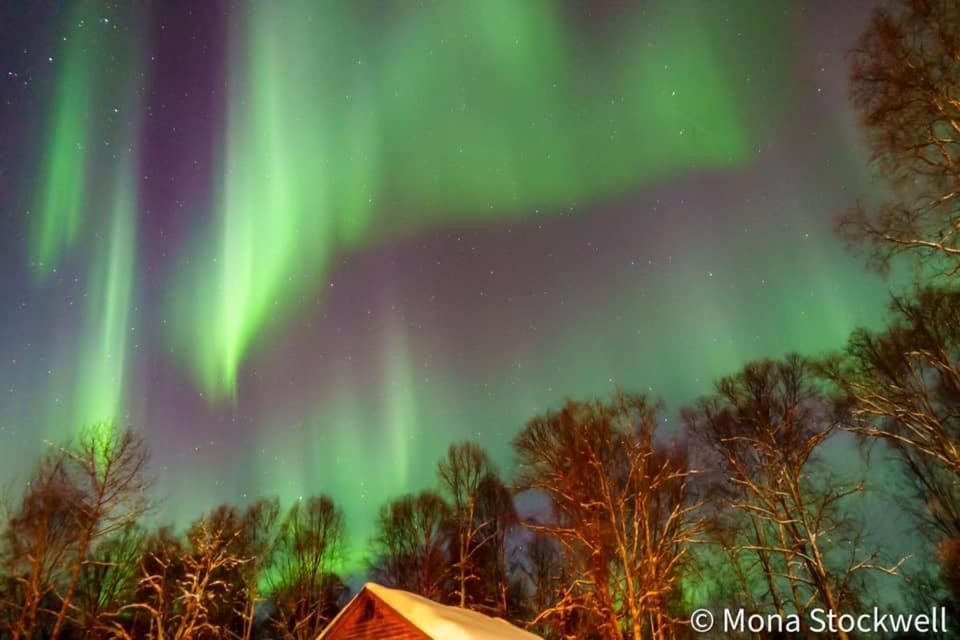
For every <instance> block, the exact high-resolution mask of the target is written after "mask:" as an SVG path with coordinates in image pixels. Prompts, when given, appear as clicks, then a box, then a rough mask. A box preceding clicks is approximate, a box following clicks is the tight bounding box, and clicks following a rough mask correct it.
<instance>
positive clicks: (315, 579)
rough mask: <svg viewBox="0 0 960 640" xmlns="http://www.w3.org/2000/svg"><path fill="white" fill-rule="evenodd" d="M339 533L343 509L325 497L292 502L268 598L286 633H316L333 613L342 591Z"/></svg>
mask: <svg viewBox="0 0 960 640" xmlns="http://www.w3.org/2000/svg"><path fill="white" fill-rule="evenodd" d="M343 536H344V523H343V512H342V511H341V510H340V509H339V508H338V507H337V506H336V505H335V504H334V502H333V500H331V499H330V498H328V497H327V496H318V497H311V498H308V499H306V500H303V501H298V502H296V503H294V505H293V507H291V509H290V510H289V511H288V512H287V514H286V516H285V517H284V519H283V521H282V522H281V524H280V531H279V534H278V538H277V545H276V549H275V560H274V563H273V565H272V571H271V582H270V597H271V598H272V600H273V602H274V604H275V605H276V608H277V624H276V629H277V631H278V632H279V633H281V634H282V636H283V637H284V638H290V639H296V640H300V639H303V640H306V639H308V638H310V639H312V638H315V637H317V635H319V633H320V631H321V630H322V629H323V628H324V626H326V624H327V623H328V622H329V621H330V619H331V618H333V616H334V615H336V613H337V611H338V609H339V605H340V600H341V599H342V597H343V595H344V593H345V591H346V588H345V586H344V585H343V583H342V582H341V580H340V578H339V576H338V575H337V573H336V570H337V569H338V567H339V565H340V563H341V561H342V551H343Z"/></svg>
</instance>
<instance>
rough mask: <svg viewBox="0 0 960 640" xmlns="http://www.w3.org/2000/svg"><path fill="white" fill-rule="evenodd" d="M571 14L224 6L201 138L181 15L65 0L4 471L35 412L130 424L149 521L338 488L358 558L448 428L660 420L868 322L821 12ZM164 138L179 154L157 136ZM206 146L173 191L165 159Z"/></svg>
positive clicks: (432, 6) (24, 260)
mask: <svg viewBox="0 0 960 640" xmlns="http://www.w3.org/2000/svg"><path fill="white" fill-rule="evenodd" d="M580 11H582V10H581V9H574V8H572V7H571V6H568V5H564V4H561V3H555V2H546V1H529V2H515V1H513V0H490V1H489V2H483V3H471V2H444V3H425V4H423V5H419V4H418V5H416V6H413V5H409V4H407V3H401V2H388V3H385V4H382V3H369V2H356V3H354V2H330V3H316V4H310V3H292V2H291V3H243V4H240V5H237V8H236V10H231V11H229V12H226V14H224V15H220V16H219V18H220V19H221V20H222V21H224V23H225V24H224V26H223V29H222V30H223V33H222V34H220V35H217V34H216V33H212V34H208V37H209V38H210V42H211V46H210V49H211V51H212V53H211V54H210V55H211V56H212V57H216V55H218V53H219V55H220V56H221V58H222V60H220V61H219V62H218V63H217V64H213V63H210V65H209V66H210V68H215V69H216V70H217V71H216V72H209V71H208V73H209V75H210V76H211V77H210V83H209V84H210V85H211V86H212V87H215V90H211V91H210V92H209V94H210V95H211V96H213V97H212V98H209V99H210V100H211V101H212V102H213V103H214V105H215V106H214V107H212V108H210V109H209V110H208V111H204V113H203V118H202V119H198V121H202V122H203V124H202V126H201V125H195V129H193V130H190V129H189V124H183V125H181V123H180V122H178V121H177V120H176V119H175V115H171V114H179V115H180V116H183V115H184V114H188V113H189V112H190V111H191V110H201V106H198V105H200V103H201V100H200V98H198V97H197V96H196V95H195V94H193V93H190V94H187V92H186V91H181V90H180V87H179V85H178V84H177V82H181V81H182V82H185V80H183V79H182V78H178V77H174V78H173V79H170V78H169V77H165V76H163V75H162V74H160V73H155V69H156V66H157V65H160V64H161V63H163V62H164V60H165V59H167V58H173V57H174V56H175V52H172V51H170V50H168V49H166V48H164V46H165V45H162V44H161V42H162V37H163V31H164V30H162V29H160V28H159V27H158V26H156V25H160V24H162V25H163V27H164V29H169V30H171V31H173V30H174V29H181V30H186V29H188V28H189V27H187V26H184V25H183V24H181V25H179V26H177V25H173V24H171V25H167V24H166V23H165V22H163V16H164V15H165V14H163V10H162V8H158V7H153V8H152V9H151V10H147V9H143V8H120V9H118V8H116V7H113V8H111V9H109V10H108V9H105V8H104V7H103V6H101V5H98V4H95V3H92V2H86V3H85V2H81V3H77V4H76V5H75V6H73V7H72V8H71V10H70V11H69V12H64V14H63V15H58V19H57V20H56V22H57V24H58V25H59V26H58V28H57V30H56V33H55V34H54V36H52V37H51V42H52V43H53V44H52V48H51V51H52V52H54V53H53V55H52V56H51V57H52V58H53V62H52V63H51V64H49V71H47V73H48V74H49V81H48V82H47V83H46V84H42V83H38V84H41V86H43V87H44V90H45V93H44V94H43V100H42V104H43V105H44V109H43V113H44V118H43V123H42V127H41V128H40V129H39V130H38V132H36V133H37V135H36V136H35V139H36V140H38V141H39V142H38V143H33V142H31V143H29V144H27V143H24V146H30V145H34V144H38V145H39V148H38V149H34V150H33V152H32V153H31V154H27V155H26V156H25V157H28V158H33V157H34V156H35V157H36V162H35V167H34V169H33V170H32V173H31V174H32V175H34V176H35V177H36V180H35V181H31V182H30V184H29V185H28V188H26V189H24V191H25V193H23V194H21V196H22V200H23V202H24V203H29V204H25V205H24V207H23V209H24V210H28V211H29V217H28V219H27V225H26V227H27V230H26V233H25V235H24V240H23V242H22V245H23V246H21V247H19V248H18V252H17V253H16V255H15V257H16V259H17V260H19V261H20V262H19V264H20V265H21V266H22V265H27V269H28V271H29V272H30V278H24V279H23V281H22V282H20V281H18V282H17V283H16V287H11V288H9V289H7V291H8V292H10V293H8V294H7V295H8V296H10V298H9V299H8V301H9V300H13V299H14V297H13V296H14V294H13V293H12V292H13V291H14V289H16V291H17V292H18V293H17V295H21V293H22V295H23V296H25V297H26V298H27V299H29V301H30V303H31V304H30V305H28V306H27V307H23V309H25V310H24V311H22V312H23V313H30V314H33V315H31V316H30V318H31V320H29V321H24V322H23V323H22V324H15V323H14V322H12V321H11V324H9V325H5V324H3V323H2V322H0V327H7V326H10V327H14V329H13V330H11V332H9V333H6V335H3V336H0V339H2V340H4V341H3V342H0V354H3V355H4V356H5V357H6V356H9V360H11V361H15V362H16V363H17V365H16V366H15V367H14V366H11V367H10V368H8V369H7V370H4V371H2V372H0V389H3V390H4V391H6V390H9V393H8V394H6V396H5V397H7V398H10V400H9V401H6V402H4V403H2V404H0V427H2V428H4V429H5V430H4V431H0V434H6V435H4V437H8V438H11V439H12V440H13V441H14V442H15V445H16V446H15V447H13V448H11V449H7V451H10V450H18V451H23V452H24V454H23V455H22V456H21V455H18V456H17V458H18V459H17V460H13V461H12V464H11V466H12V468H13V470H14V471H15V472H23V471H24V470H25V469H26V467H24V466H21V465H25V464H27V463H28V461H29V460H30V459H32V458H31V456H28V455H26V453H31V454H32V453H34V452H37V451H40V450H41V449H42V445H41V444H40V443H41V441H42V439H44V438H50V439H54V438H60V437H63V436H66V435H69V434H70V433H73V432H75V430H76V429H78V428H80V427H82V426H84V425H90V424H95V423H104V424H106V423H109V422H117V423H121V424H125V423H129V424H133V425H136V426H138V427H140V428H142V429H143V430H144V431H145V432H146V433H147V434H148V437H149V439H150V441H151V444H152V445H153V446H154V449H155V469H156V476H157V481H158V493H161V494H164V495H169V496H172V498H171V499H170V500H169V501H168V503H166V504H164V505H163V506H162V509H161V517H164V518H169V519H172V520H174V521H175V522H177V523H178V525H183V524H185V523H186V522H187V521H189V520H190V519H191V518H194V517H196V516H197V515H198V514H199V513H200V512H201V511H202V510H204V509H208V508H211V507H213V506H214V505H216V504H217V503H218V502H222V501H228V500H233V501H236V500H239V499H242V500H252V499H254V498H255V497H257V496H259V495H278V496H279V497H280V498H281V500H282V501H283V502H284V503H286V504H289V503H291V502H292V501H293V500H296V499H298V498H299V497H300V496H306V495H310V494H315V493H319V492H326V493H329V494H330V495H331V496H333V497H334V498H335V499H336V500H338V501H339V502H340V503H341V504H342V505H343V506H344V508H345V510H346V513H347V517H348V526H349V528H350V531H351V533H350V536H349V537H350V538H351V540H355V541H358V542H357V545H358V546H357V548H354V549H351V556H350V564H351V565H353V566H358V565H357V563H358V562H359V560H360V558H362V555H363V553H364V551H365V549H364V548H363V546H362V541H363V540H365V539H366V538H367V537H368V536H369V535H370V533H371V531H372V522H373V516H374V514H375V513H376V509H377V508H378V507H379V505H380V504H382V503H383V502H384V501H385V500H386V499H388V498H390V497H392V496H395V495H398V494H400V493H403V492H406V491H411V490H414V489H418V488H420V487H422V486H425V485H429V484H432V483H433V479H434V464H435V462H436V460H437V459H438V458H439V457H440V455H441V454H442V453H443V451H444V450H445V449H446V447H447V446H448V445H449V443H450V442H452V441H456V440H462V439H467V438H470V439H477V440H479V441H480V442H481V444H483V445H484V446H486V447H487V448H488V449H490V451H491V453H492V454H493V456H494V458H495V459H497V461H498V462H499V463H500V464H501V466H503V467H505V468H506V467H507V466H508V465H509V462H510V455H509V442H510V439H511V438H512V437H513V435H514V434H515V433H516V431H517V429H518V428H519V426H520V425H522V424H523V422H524V421H525V420H526V419H528V418H530V417H531V416H533V415H535V414H536V413H537V412H540V411H543V410H545V409H547V408H549V407H555V406H557V405H558V403H560V402H561V401H562V399H563V398H564V397H566V396H576V397H584V396H588V395H592V394H606V393H607V392H609V390H610V389H611V388H612V387H613V386H615V385H619V386H622V387H624V388H627V389H636V390H640V391H650V392H651V393H653V394H655V395H659V396H662V397H663V398H664V399H665V400H666V401H667V403H668V407H669V411H668V412H667V413H666V414H665V419H666V420H671V419H672V418H671V417H672V416H673V415H674V412H675V410H676V409H677V408H679V406H681V404H682V403H684V402H687V401H689V400H690V399H691V398H693V397H695V396H696V395H697V394H700V393H703V392H706V391H707V390H709V388H710V384H711V382H712V380H714V379H715V378H716V377H718V376H720V375H723V374H726V373H730V372H731V371H733V370H735V369H736V368H737V367H738V366H740V365H741V364H742V363H743V362H745V361H747V360H749V359H753V358H759V357H764V356H777V355H780V354H783V353H785V352H788V351H800V352H803V353H820V352H823V351H824V350H826V349H831V348H835V347H837V346H839V345H840V344H842V342H843V340H844V339H845V338H846V336H847V335H848V334H849V331H850V330H851V329H852V328H853V327H855V326H857V325H859V324H864V323H872V324H875V323H878V322H879V321H880V319H881V317H882V309H883V307H884V304H885V300H886V296H887V292H888V288H889V287H890V286H891V285H890V284H889V283H885V282H882V281H881V280H880V279H879V278H876V277H874V276H872V275H869V274H867V273H866V272H865V271H864V270H863V268H862V265H861V261H860V260H859V259H858V258H856V257H853V256H850V255H848V254H847V253H846V252H845V251H844V248H843V247H842V246H840V244H839V242H837V241H836V240H835V239H834V238H833V235H832V231H831V228H830V225H831V216H832V215H833V214H835V213H837V212H838V211H839V210H840V209H841V208H843V207H846V206H848V205H849V204H850V202H851V201H852V200H853V198H854V197H856V196H857V195H859V194H860V193H863V192H865V191H869V189H870V186H869V183H868V182H867V176H868V174H867V170H866V169H865V161H864V158H863V156H862V153H861V151H860V149H859V147H858V142H857V139H856V133H855V129H854V127H853V122H852V117H851V116H850V114H849V110H848V107H847V100H846V95H845V93H844V91H845V85H844V82H845V73H846V72H845V62H844V60H843V59H842V51H843V48H844V47H848V46H849V44H850V43H849V42H847V41H846V40H844V39H843V38H839V36H837V35H836V34H833V35H832V36H829V37H828V36H824V35H823V33H818V35H819V37H822V38H827V39H829V38H833V40H830V42H831V45H830V46H832V47H833V49H831V51H833V54H834V55H833V56H832V57H823V56H819V54H817V55H813V54H811V55H810V56H808V57H803V54H802V53H798V51H800V50H802V51H804V52H805V51H806V49H804V47H812V46H813V45H811V44H810V41H811V40H812V39H813V35H811V29H812V27H811V26H810V25H811V24H813V23H814V22H815V21H813V20H812V18H809V17H807V16H806V15H805V14H804V12H803V11H801V10H800V9H798V8H793V9H790V8H787V7H785V6H784V5H780V4H776V3H766V2H756V3H738V2H729V3H692V2H678V3H673V2H670V3H660V4H655V5H646V4H645V5H643V6H637V7H631V8H629V9H617V10H612V9H611V10H610V14H609V15H606V16H600V17H591V18H590V19H589V20H587V19H586V17H585V16H584V15H581V14H580V13H578V12H580ZM105 19H106V21H105ZM856 20H862V17H860V18H856V19H854V18H850V21H852V23H853V27H852V29H853V30H852V31H850V33H856V29H857V28H859V27H858V25H859V24H860V22H856ZM148 24H153V25H154V27H153V28H152V29H150V28H147V27H146V26H143V27H142V28H141V27H139V26H131V25H148ZM121 25H122V26H121ZM840 32H844V33H846V31H844V30H842V29H841V30H840ZM218 38H219V39H220V40H222V42H220V43H219V44H220V47H219V49H218V48H217V47H216V46H213V44H215V42H216V41H217V40H218ZM838 38H839V39H838ZM818 56H819V57H818ZM44 61H45V59H44ZM194 62H195V64H196V65H197V67H198V68H199V67H202V66H203V65H202V61H200V60H196V61H194ZM168 64H173V63H168ZM218 64H219V65H221V66H217V65H218ZM187 71H188V72H192V69H191V68H187ZM221 71H222V73H220V72H221ZM196 73H200V71H196ZM821 76H823V78H822V77H821ZM829 78H833V79H834V80H833V81H831V80H830V79H829ZM831 82H832V84H831ZM823 87H826V90H827V92H828V93H829V94H830V97H829V99H830V101H831V102H829V104H827V105H826V106H824V104H822V103H819V102H816V101H817V100H820V99H821V94H820V93H819V89H820V88H823ZM161 89H162V90H163V91H161ZM174 89H176V91H175V90H174ZM158 95H159V96H160V97H158ZM204 99H206V96H205V97H204ZM158 120H159V121H162V124H163V126H158V125H156V124H154V123H156V121H158ZM148 125H149V126H153V127H155V130H156V131H159V132H161V133H154V134H148V133H145V131H147V130H148ZM184 127H186V128H187V130H188V131H192V132H193V133H194V134H200V133H202V134H203V135H195V136H194V137H193V138H190V136H189V135H182V136H181V137H176V135H181V134H179V129H182V128H184ZM804 127H806V128H804ZM811 131H812V132H813V133H811ZM175 134H176V135H175ZM151 136H152V137H151ZM161 136H169V137H170V138H171V139H172V140H174V141H175V142H171V143H170V144H171V148H174V149H176V152H175V153H174V152H166V154H165V155H162V154H160V155H162V157H160V158H154V157H151V155H150V154H151V149H156V148H157V147H158V146H159V145H158V143H157V140H156V138H158V137H161ZM151 145H152V146H151ZM204 145H207V146H209V147H210V148H212V149H213V151H212V156H213V158H214V162H213V166H212V168H211V169H210V171H209V179H208V180H204V181H202V183H201V184H199V186H197V185H191V187H194V190H193V191H188V192H189V193H193V194H194V195H196V194H201V195H199V196H196V197H194V198H193V199H190V200H188V201H187V202H186V203H185V204H184V210H185V211H186V212H187V214H179V213H177V212H175V211H173V207H171V206H169V203H170V202H171V201H172V200H173V197H172V196H171V198H169V199H167V200H164V199H162V198H158V197H157V196H156V194H157V193H158V192H160V191H161V190H162V188H167V189H169V190H171V191H175V190H176V189H178V188H181V187H180V186H179V183H177V184H175V183H174V179H173V176H174V175H175V172H174V171H173V169H172V168H171V169H170V170H169V173H170V175H167V174H165V173H164V168H170V167H172V166H174V165H177V166H179V165H189V164H190V163H191V162H193V160H194V159H195V158H196V157H198V156H199V155H201V154H200V153H199V152H198V151H196V149H197V148H200V147H203V146H204ZM157 167H160V169H158V168H157ZM176 175H178V176H179V175H180V174H176ZM198 182H201V181H199V180H198ZM157 184H161V185H164V187H157V186H155V185H157ZM178 193H179V192H178ZM151 194H153V195H151ZM177 197H179V196H177ZM155 200H156V202H155ZM159 202H163V203H164V204H163V205H161V204H158V203H159ZM182 215H188V216H189V222H186V223H185V222H183V220H184V219H185V218H183V217H178V216H182ZM158 229H163V230H164V235H163V237H162V238H161V237H160V234H159V232H158V231H157V230H158ZM168 230H170V231H168ZM168 238H173V240H169V239H168ZM157 247H162V250H161V249H157ZM18 304H19V299H17V300H16V302H15V303H11V305H10V306H11V308H14V307H16V308H17V309H21V307H20V306H17V305H18ZM38 309H39V310H42V311H38ZM18 313H20V311H18ZM18 317H19V316H18ZM51 318H52V319H51ZM53 319H55V321H54V320H53ZM18 322H19V321H18ZM4 331H6V329H4ZM25 363H26V364H25ZM41 390H42V392H41ZM11 434H12V435H11ZM5 455H6V454H5ZM20 458H23V462H21V461H20ZM3 460H4V462H7V461H8V459H7V458H6V457H4V458H3Z"/></svg>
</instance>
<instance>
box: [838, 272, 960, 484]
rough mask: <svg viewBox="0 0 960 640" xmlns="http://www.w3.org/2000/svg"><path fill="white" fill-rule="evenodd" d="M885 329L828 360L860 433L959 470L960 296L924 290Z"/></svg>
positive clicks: (898, 307)
mask: <svg viewBox="0 0 960 640" xmlns="http://www.w3.org/2000/svg"><path fill="white" fill-rule="evenodd" d="M893 309H894V313H895V315H894V318H893V320H892V322H891V324H890V326H889V328H888V329H887V330H886V331H883V332H881V333H871V332H869V331H864V330H860V331H856V332H854V334H853V335H852V336H851V338H850V341H849V343H848V345H847V348H846V350H845V352H844V353H843V354H842V355H840V356H837V357H835V358H832V359H831V360H829V361H828V362H827V363H826V364H825V365H824V373H825V375H826V376H827V377H828V378H830V379H831V380H832V381H833V382H834V383H836V384H837V386H838V387H839V388H840V390H841V392H842V393H843V394H844V395H845V400H846V402H847V403H848V404H849V406H850V414H851V420H852V426H853V430H854V431H856V432H857V433H859V434H861V435H866V436H873V437H879V438H883V439H885V440H887V441H888V442H890V443H891V444H893V445H895V446H903V447H907V448H908V449H910V450H912V451H916V452H919V453H922V454H924V455H926V456H930V457H932V458H934V459H936V460H937V461H938V462H939V463H941V464H942V465H943V466H944V467H945V468H946V469H949V470H950V471H951V472H952V473H954V474H960V419H958V417H957V415H958V413H957V410H958V408H960V362H958V359H957V349H958V347H960V293H958V292H956V291H952V290H946V289H922V290H920V291H919V292H917V294H916V296H915V297H913V298H898V299H895V300H894V302H893Z"/></svg>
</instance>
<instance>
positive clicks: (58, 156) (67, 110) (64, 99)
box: [30, 3, 93, 278]
mask: <svg viewBox="0 0 960 640" xmlns="http://www.w3.org/2000/svg"><path fill="white" fill-rule="evenodd" d="M84 7H85V3H78V4H77V5H76V7H75V8H74V10H73V11H72V12H71V20H70V25H71V28H70V29H69V30H68V34H67V36H65V37H64V41H63V43H62V46H61V47H60V52H59V55H58V56H57V57H58V64H59V71H58V74H57V77H58V80H57V86H56V89H55V93H54V97H53V101H52V108H51V110H50V114H49V117H48V120H49V123H48V127H47V135H46V138H47V142H46V145H45V147H44V152H43V156H42V166H41V168H40V176H39V180H38V181H37V186H36V193H35V194H34V197H35V202H34V206H33V211H32V216H31V226H30V260H31V267H32V268H33V271H34V273H35V274H36V275H37V276H39V277H41V278H42V277H45V276H46V275H48V274H49V273H50V272H52V271H54V270H55V269H56V268H57V266H58V265H59V263H60V260H61V258H62V257H63V254H64V253H65V252H66V251H67V250H68V249H70V247H71V246H72V245H73V243H74V241H75V240H76V238H77V232H78V230H79V229H80V224H81V222H82V218H83V208H84V199H85V196H86V192H87V188H86V179H87V177H86V172H87V155H88V154H89V153H90V149H89V148H88V146H89V144H88V143H89V140H90V137H91V128H90V111H91V107H92V102H93V100H92V96H91V81H92V74H91V73H90V64H91V62H90V59H89V55H88V48H87V47H86V46H84V44H83V37H84V32H83V29H84V28H85V27H84V24H85V21H84V17H83V16H84V14H85V13H86V12H85V11H84Z"/></svg>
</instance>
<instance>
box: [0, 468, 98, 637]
mask: <svg viewBox="0 0 960 640" xmlns="http://www.w3.org/2000/svg"><path fill="white" fill-rule="evenodd" d="M67 466H68V465H67V459H66V456H65V455H64V454H63V453H62V452H59V451H58V452H56V453H55V454H51V455H48V456H47V457H46V458H44V459H43V460H42V461H41V463H40V464H39V466H38V468H37V470H36V471H35V472H34V474H33V476H32V477H31V479H30V482H29V483H28V485H27V487H26V490H25V491H24V493H23V496H22V497H21V498H20V501H19V504H18V506H17V508H16V509H15V510H14V511H13V513H12V514H11V515H10V517H9V518H8V520H7V522H6V523H5V527H4V531H3V548H2V551H3V553H2V562H3V564H2V573H3V574H4V575H6V576H8V577H9V583H8V589H7V590H6V591H7V593H6V594H5V595H4V600H3V601H2V602H0V609H2V610H3V611H4V615H3V616H2V617H0V620H3V624H4V626H5V627H6V632H7V634H8V635H9V637H10V638H12V640H21V639H24V640H25V639H27V638H33V637H34V635H35V634H36V632H37V630H38V626H39V622H40V621H39V619H38V618H39V615H40V613H46V612H49V611H50V610H49V604H50V602H51V599H52V598H53V594H54V592H55V590H56V587H57V585H58V584H59V583H61V581H62V580H63V579H64V575H65V573H66V572H65V568H67V567H69V566H70V558H71V552H72V550H73V549H75V546H76V543H77V538H78V532H77V529H76V519H75V512H74V506H75V505H76V504H77V502H78V501H79V500H80V499H81V495H80V490H79V488H77V487H76V486H74V484H73V479H72V478H71V476H70V473H69V471H68V469H67Z"/></svg>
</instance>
